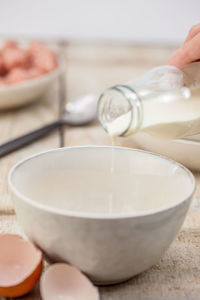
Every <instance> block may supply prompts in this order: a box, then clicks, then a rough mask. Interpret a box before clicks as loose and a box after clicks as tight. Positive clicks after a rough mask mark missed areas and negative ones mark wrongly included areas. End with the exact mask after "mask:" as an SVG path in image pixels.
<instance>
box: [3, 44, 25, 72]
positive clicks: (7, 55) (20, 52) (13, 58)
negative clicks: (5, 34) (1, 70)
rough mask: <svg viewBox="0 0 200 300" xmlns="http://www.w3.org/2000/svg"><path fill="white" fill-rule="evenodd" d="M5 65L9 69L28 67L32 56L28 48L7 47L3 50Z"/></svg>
mask: <svg viewBox="0 0 200 300" xmlns="http://www.w3.org/2000/svg"><path fill="white" fill-rule="evenodd" d="M1 56H2V59H3V64H4V67H5V68H6V70H7V71H10V70H12V69H13V68H16V67H23V68H26V67H28V65H29V61H30V56H29V54H28V53H27V52H26V50H24V49H21V48H19V47H6V48H3V49H2V51H1Z"/></svg>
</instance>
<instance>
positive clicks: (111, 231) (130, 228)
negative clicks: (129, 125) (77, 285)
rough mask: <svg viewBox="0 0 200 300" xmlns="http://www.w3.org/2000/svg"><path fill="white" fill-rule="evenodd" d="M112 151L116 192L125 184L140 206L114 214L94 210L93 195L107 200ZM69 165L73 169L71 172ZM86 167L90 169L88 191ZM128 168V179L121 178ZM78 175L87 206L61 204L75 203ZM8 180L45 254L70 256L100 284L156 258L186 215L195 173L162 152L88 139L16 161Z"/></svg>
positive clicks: (22, 215) (131, 272)
mask: <svg viewBox="0 0 200 300" xmlns="http://www.w3.org/2000/svg"><path fill="white" fill-rule="evenodd" d="M113 154H114V170H115V172H116V174H117V177H116V178H117V180H118V179H119V181H118V183H117V180H116V184H114V187H115V194H114V198H113V200H114V201H115V200H116V199H117V195H118V194H120V191H119V186H121V188H123V189H124V190H123V192H124V197H123V201H125V202H124V203H125V204H127V205H134V207H135V205H136V207H137V208H138V209H139V210H137V211H134V210H133V211H132V210H131V209H129V210H128V211H125V212H123V211H120V210H119V211H118V212H116V213H114V214H113V215H109V214H108V213H102V212H101V213H99V212H98V211H95V205H94V206H93V208H92V210H94V211H93V212H89V208H88V207H87V203H86V202H87V201H86V200H88V199H89V197H91V196H93V198H92V200H93V202H91V203H94V201H95V199H96V201H103V202H104V204H105V205H106V203H108V201H109V198H110V194H109V193H108V191H107V190H106V189H108V190H109V184H108V174H110V167H111V159H112V155H113ZM68 172H72V173H73V176H72V177H70V178H69V177H68V175H67V174H68ZM84 172H87V174H88V172H90V174H91V177H90V178H91V181H90V182H91V184H90V185H89V189H88V193H85V188H86V187H87V188H88V186H86V185H85V177H86V175H84ZM80 174H82V175H80ZM85 174H86V173H85ZM97 174H98V176H99V174H101V175H100V177H96V176H97ZM127 175H128V178H129V179H131V180H130V181H129V180H128V181H127V180H123V178H125V177H126V176H127ZM118 176H119V177H118ZM120 176H122V177H120ZM123 176H125V177H123ZM99 178H101V180H99ZM126 178H127V177H126ZM50 179H51V183H50V181H49V180H50ZM52 180H53V181H52ZM73 180H76V183H77V187H76V191H78V192H79V194H81V195H82V198H81V199H82V201H83V203H82V204H83V205H82V208H83V211H80V210H78V208H77V210H76V209H73V210H69V209H66V208H64V207H68V205H69V203H74V205H75V206H76V200H77V199H76V196H74V197H71V196H70V194H71V190H70V189H71V184H73ZM47 182H48V183H47ZM54 182H55V184H54ZM9 186H10V189H11V192H12V196H13V199H14V204H15V208H16V213H17V216H18V220H19V221H20V223H21V225H22V226H23V229H24V230H25V232H26V234H27V236H28V237H29V238H30V239H31V240H32V241H33V242H34V243H36V244H37V245H38V246H39V247H40V248H41V249H42V250H43V251H44V253H45V254H46V255H47V257H49V258H50V259H51V260H52V261H56V262H60V261H67V262H69V263H71V264H72V265H74V266H76V267H78V268H79V269H81V270H82V271H83V272H85V273H86V274H87V275H88V276H89V277H90V278H91V279H92V280H93V281H94V282H96V283H98V284H111V283H117V282H121V281H124V280H126V279H128V278H130V277H132V276H134V275H136V274H138V273H140V272H142V271H144V270H146V269H148V268H149V267H150V266H152V265H153V264H154V263H156V262H157V261H158V260H159V258H160V257H161V255H162V254H163V252H164V251H165V250H166V249H167V248H168V247H169V245H170V243H171V242H172V241H173V239H174V237H175V236H176V234H177V233H178V231H179V229H180V227H181V225H182V223H183V221H184V218H185V215H186V213H187V211H188V208H189V204H190V202H191V199H192V196H193V193H194V189H195V180H194V177H193V175H192V174H191V173H190V171H188V170H187V169H186V168H185V167H183V166H182V165H180V164H178V163H176V162H174V161H172V160H169V159H167V158H165V157H162V156H159V155H155V154H152V153H148V152H145V151H141V150H133V149H128V148H119V147H116V148H115V149H114V151H113V148H111V147H106V146H105V147H104V146H102V147H98V146H86V147H69V148H62V149H55V150H51V151H47V152H44V153H40V154H37V155H34V156H32V157H30V158H27V159H25V160H23V161H21V162H19V163H18V164H17V165H15V166H14V167H13V168H12V170H11V171H10V174H9ZM86 190H87V189H86ZM76 191H74V193H76ZM45 195H46V196H45ZM47 195H49V196H47ZM71 195H72V194H71ZM100 195H102V196H101V197H100ZM115 197H116V198H115ZM72 198H73V199H72ZM63 200H64V202H63ZM71 200H73V201H71ZM116 201H117V200H116ZM61 202H62V205H60V203H61ZM63 203H64V207H63ZM157 203H159V207H158V205H157ZM70 205H71V204H70ZM91 205H92V204H91Z"/></svg>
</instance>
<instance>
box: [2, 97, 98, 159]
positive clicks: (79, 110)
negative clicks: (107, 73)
mask: <svg viewBox="0 0 200 300" xmlns="http://www.w3.org/2000/svg"><path fill="white" fill-rule="evenodd" d="M97 101H98V97H97V96H96V95H93V94H87V95H84V96H82V97H79V98H78V99H77V100H75V101H73V102H68V103H67V105H66V106H65V111H64V113H63V115H62V116H61V118H60V119H59V120H57V121H55V122H52V123H50V124H48V125H45V126H43V127H41V128H39V129H36V130H34V131H31V132H29V133H27V134H25V135H23V136H20V137H18V138H16V139H13V140H11V141H9V142H7V143H5V144H2V145H1V146H0V157H3V156H5V155H7V154H9V153H11V152H13V151H15V150H17V149H20V148H22V147H24V146H26V145H28V144H30V143H32V142H34V141H36V140H38V139H40V138H42V137H44V136H46V135H47V134H49V133H51V132H52V131H53V130H55V129H56V128H60V127H61V126H63V125H65V124H67V125H71V126H80V125H85V124H88V123H90V122H91V121H93V120H94V119H95V117H96V109H97Z"/></svg>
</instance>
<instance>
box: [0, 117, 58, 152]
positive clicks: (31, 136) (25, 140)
mask: <svg viewBox="0 0 200 300" xmlns="http://www.w3.org/2000/svg"><path fill="white" fill-rule="evenodd" d="M62 125H63V121H62V120H58V121H55V122H53V123H50V124H48V125H45V126H44V127H41V128H39V129H36V130H34V131H31V132H29V133H27V134H25V135H22V136H20V137H18V138H16V139H13V140H11V141H9V142H7V143H5V144H2V145H1V146H0V157H3V156H5V155H7V154H9V153H11V152H13V151H15V150H17V149H20V148H22V147H24V146H26V145H28V144H31V143H32V142H34V141H36V140H39V139H40V138H42V137H43V136H45V135H47V134H49V133H51V132H52V131H53V130H55V129H56V128H59V127H61V126H62Z"/></svg>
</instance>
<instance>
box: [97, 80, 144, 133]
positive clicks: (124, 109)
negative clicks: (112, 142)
mask: <svg viewBox="0 0 200 300" xmlns="http://www.w3.org/2000/svg"><path fill="white" fill-rule="evenodd" d="M98 118H99V121H100V123H101V125H102V126H103V128H104V129H105V130H106V131H107V132H108V133H109V134H110V135H112V136H128V135H130V134H133V133H136V132H137V131H139V130H140V128H141V125H142V120H143V108H142V101H141V99H140V98H139V96H138V94H137V92H136V91H135V90H134V89H133V88H132V87H130V86H128V85H116V86H114V87H112V88H110V89H108V90H106V91H105V92H104V93H103V94H102V95H101V96H100V98H99V102H98Z"/></svg>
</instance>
